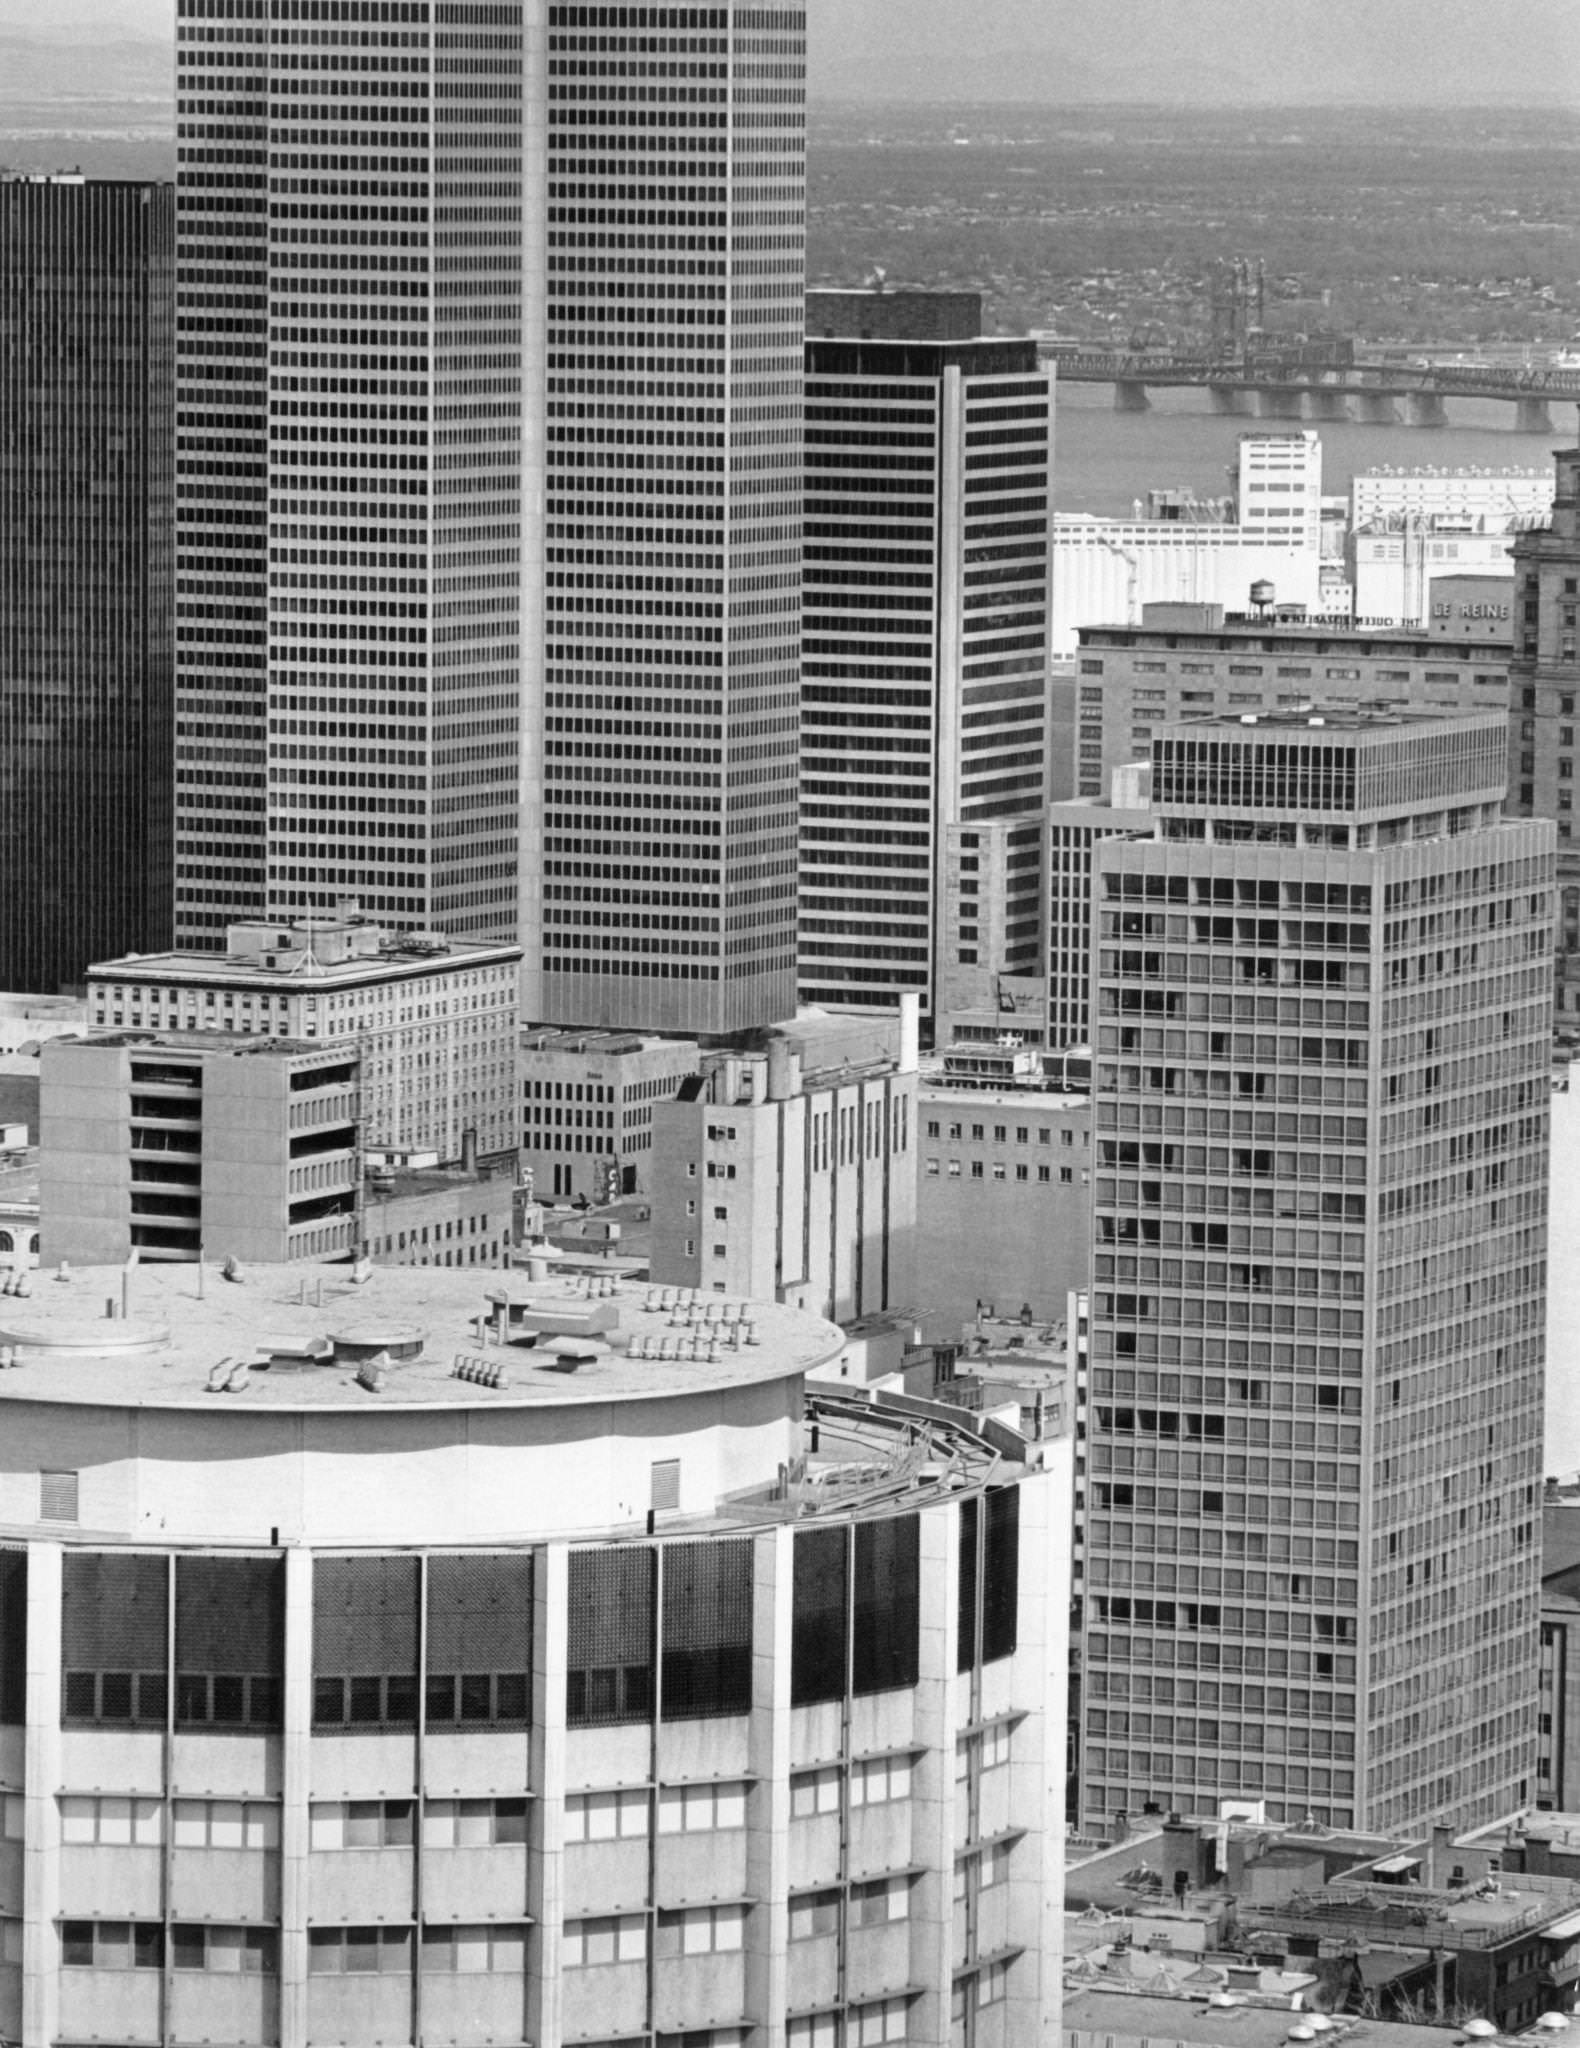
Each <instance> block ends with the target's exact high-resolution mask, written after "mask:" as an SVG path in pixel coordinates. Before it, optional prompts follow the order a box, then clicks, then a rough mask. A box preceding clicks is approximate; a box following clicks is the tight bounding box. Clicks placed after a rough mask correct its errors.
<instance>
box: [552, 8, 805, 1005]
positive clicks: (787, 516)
mask: <svg viewBox="0 0 1580 2048" xmlns="http://www.w3.org/2000/svg"><path fill="white" fill-rule="evenodd" d="M546 51H547V54H546V57H545V59H544V61H545V62H546V63H547V67H548V79H547V88H546V89H547V95H548V127H547V156H546V170H545V172H544V174H543V183H544V186H545V188H546V189H545V191H544V193H543V197H542V209H543V211H544V212H545V213H546V216H547V223H548V225H547V237H548V248H547V251H546V252H545V257H544V260H545V262H546V265H547V269H546V272H545V274H544V278H543V292H544V300H545V305H544V317H545V318H546V330H544V331H545V335H546V339H545V341H544V346H543V358H544V360H543V362H542V363H541V366H539V367H537V368H535V369H534V371H533V376H534V382H535V384H536V383H538V382H541V385H542V388H543V390H544V392H545V406H546V413H547V418H546V421H545V426H544V432H545V436H546V438H545V440H544V442H543V445H542V448H541V451H535V452H540V453H541V462H542V467H541V472H540V473H538V474H536V475H535V477H534V481H533V487H532V490H531V492H530V493H529V497H530V499H531V501H532V504H533V507H534V518H537V511H536V507H537V504H538V502H539V501H540V500H541V507H542V512H541V526H540V527H538V526H535V527H534V530H533V538H532V543H531V548H530V550H529V552H530V553H531V554H532V562H531V571H530V573H531V574H532V576H533V577H534V578H536V579H537V580H539V581H541V583H542V584H543V586H544V599H543V602H544V607H545V609H544V612H543V617H542V620H541V622H539V623H540V626H541V638H540V639H539V640H537V641H535V643H534V644H535V649H538V650H540V651H535V652H534V653H533V654H532V655H531V656H530V657H529V666H530V665H533V664H537V665H540V666H541V670H542V677H543V730H542V741H541V755H540V757H539V758H537V759H535V760H534V761H533V762H532V763H531V768H530V774H529V784H528V824H527V834H528V836H527V838H526V839H525V840H524V842H523V870H524V885H523V886H524V898H523V901H524V916H525V919H526V937H527V949H528V978H527V981H526V984H525V988H524V992H523V994H524V1003H525V1010H526V1014H527V1015H528V1016H529V1017H531V1018H537V1019H544V1020H548V1021H552V1022H554V1023H561V1024H583V1025H612V1026H618V1027H621V1028H624V1029H638V1030H648V1031H672V1032H681V1033H690V1032H727V1031H732V1030H737V1029H741V1028H744V1027H748V1026H753V1025H759V1024H766V1023H768V1022H769V1021H770V1020H771V1019H772V1018H774V1017H777V1016H784V1015H786V1014H787V1013H788V1012H789V1011H790V1010H791V1009H793V1007H794V1004H795V916H796V906H795V862H796V845H795V834H796V731H797V688H798V666H799V660H800V630H801V599H800V584H801V573H800V560H801V358H802V294H803V287H804V284H805V254H804V244H805V231H806V215H805V207H806V133H805V112H804V106H805V91H806V62H805V59H806V11H805V8H804V7H801V6H791V7H760V6H755V5H745V4H742V0H729V4H727V5H721V6H713V7H701V8H698V7H667V6H665V7H658V8H641V7H624V6H621V7H615V8H613V9H610V8H602V7H598V8H590V7H583V6H558V5H555V6H551V7H550V8H549V10H548V29H547V43H546ZM536 331H537V330H534V332H535V333H536ZM534 346H536V343H534ZM539 550H541V562H540V561H539V560H538V559H537V556H538V551H539ZM534 630H535V632H536V631H537V628H536V627H535V629H534ZM540 877H541V895H539V894H538V883H539V878H540ZM534 934H535V936H534ZM539 959H541V976H539V975H537V974H534V973H533V971H532V970H533V968H534V967H535V966H537V965H538V962H539Z"/></svg>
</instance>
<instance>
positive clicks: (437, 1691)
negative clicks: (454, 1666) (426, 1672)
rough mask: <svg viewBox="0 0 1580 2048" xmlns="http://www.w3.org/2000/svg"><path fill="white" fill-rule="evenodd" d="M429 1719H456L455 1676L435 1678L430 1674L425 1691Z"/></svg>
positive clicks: (446, 1720)
mask: <svg viewBox="0 0 1580 2048" xmlns="http://www.w3.org/2000/svg"><path fill="white" fill-rule="evenodd" d="M425 1698H426V1707H425V1711H426V1713H427V1716H428V1719H429V1720H430V1721H445V1722H448V1721H453V1720H454V1719H455V1680H454V1678H453V1677H444V1678H435V1677H433V1676H431V1675H430V1677H429V1679H428V1683H427V1687H426V1691H425Z"/></svg>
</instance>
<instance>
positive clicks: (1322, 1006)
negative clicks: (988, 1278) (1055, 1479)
mask: <svg viewBox="0 0 1580 2048" xmlns="http://www.w3.org/2000/svg"><path fill="white" fill-rule="evenodd" d="M1504 746H1505V737H1504V727H1503V720H1502V719H1501V718H1499V717H1497V716H1495V715H1491V716H1489V715H1487V714H1480V715H1475V714H1472V715H1466V716H1462V717H1452V718H1435V717H1432V716H1430V715H1411V714H1408V713H1401V714H1395V715H1383V714H1374V715H1368V714H1367V713H1365V712H1362V711H1345V710H1339V711H1333V712H1329V713H1326V714H1324V715H1314V714H1310V713H1296V712H1290V713H1272V714H1268V715H1263V716H1260V717H1247V718H1245V719H1240V720H1232V719H1225V718H1221V717H1219V718H1213V719H1207V720H1203V721H1201V722H1200V723H1196V724H1190V725H1183V726H1176V727H1174V728H1172V729H1170V730H1168V731H1166V732H1164V733H1161V734H1160V735H1159V736H1158V738H1157V740H1156V743H1155V745H1154V749H1153V786H1152V803H1153V809H1154V813H1155V816H1156V836H1155V837H1154V838H1152V839H1149V840H1140V839H1134V838H1130V839H1110V840H1104V841H1102V842H1100V843H1099V844H1098V845H1097V846H1096V847H1095V848H1094V868H1095V880H1096V886H1097V889H1098V892H1099V907H1100V929H1099V932H1098V936H1097V940H1096V948H1095V961H1094V966H1095V974H1094V980H1095V984H1096V990H1095V1011H1096V1017H1095V1022H1096V1029H1097V1047H1096V1066H1095V1074H1094V1095H1093V1108H1094V1124H1095V1135H1094V1148H1095V1153H1096V1158H1095V1161H1094V1174H1093V1196H1094V1204H1093V1217H1094V1240H1095V1241H1094V1247H1093V1278H1092V1300H1091V1331H1090V1342H1091V1354H1090V1373H1091V1377H1090V1402H1089V1421H1088V1432H1089V1439H1090V1449H1089V1462H1088V1474H1089V1477H1088V1490H1087V1552H1086V1555H1087V1599H1086V1603H1085V1630H1086V1639H1085V1646H1084V1661H1083V1669H1084V1673H1085V1681H1084V1682H1085V1710H1084V1711H1085V1731H1084V1733H1085V1753H1084V1757H1083V1768H1082V1786H1083V1792H1084V1808H1085V1811H1086V1812H1087V1814H1088V1815H1107V1814H1110V1813H1112V1812H1113V1811H1115V1810H1118V1809H1125V1810H1127V1811H1130V1812H1135V1811H1137V1810H1138V1809H1139V1808H1140V1807H1141V1806H1142V1805H1143V1804H1144V1803H1145V1802H1147V1801H1158V1802H1161V1803H1162V1804H1163V1805H1164V1806H1165V1807H1172V1808H1179V1809H1181V1810H1184V1811H1188V1812H1195V1813H1204V1814H1216V1813H1217V1812H1218V1811H1219V1803H1220V1801H1222V1800H1224V1799H1247V1800H1251V1801H1255V1802H1261V1803H1263V1804H1264V1805H1265V1811H1266V1814H1267V1817H1268V1818H1269V1819H1272V1820H1289V1819H1293V1820H1299V1819H1300V1818H1301V1817H1302V1816H1303V1815H1304V1814H1305V1813H1306V1812H1307V1811H1308V1810H1309V1811H1310V1812H1311V1813H1312V1814H1314V1815H1315V1817H1316V1819H1317V1820H1318V1821H1321V1822H1324V1823H1327V1824H1330V1825H1332V1826H1335V1827H1348V1826H1351V1825H1353V1826H1356V1827H1359V1828H1363V1829H1371V1830H1379V1831H1389V1830H1393V1829H1398V1828H1417V1827H1420V1826H1421V1825H1422V1824H1423V1823H1424V1822H1426V1821H1433V1820H1442V1821H1446V1822H1448V1823H1450V1824H1451V1825H1455V1826H1461V1827H1462V1826H1465V1825H1468V1824H1471V1823H1475V1822H1482V1821H1486V1820H1490V1819H1492V1818H1493V1817H1494V1816H1496V1815H1499V1814H1504V1813H1508V1812H1510V1811H1511V1810H1513V1809H1515V1808H1517V1807H1520V1806H1523V1805H1525V1804H1527V1803H1528V1802H1529V1801H1530V1800H1531V1799H1532V1798H1533V1797H1534V1796H1535V1764H1536V1747H1535V1745H1536V1702H1537V1674H1538V1598H1539V1556H1540V1543H1539V1536H1538V1528H1537V1517H1538V1516H1539V1514H1540V1502H1539V1499H1538V1495H1539V1492H1540V1487H1541V1472H1542V1462H1541V1460H1542V1377H1543V1373H1542V1348H1543V1313H1544V1299H1545V1288H1546V1274H1545V1252H1546V1201H1547V1189H1546V1179H1547V1130H1548V1115H1549V1109H1548V1101H1549V1085H1550V1084H1549V1078H1548V1066H1549V1031H1550V1009H1551V998H1550V968H1549V963H1548V952H1549V949H1550V946H1551V943H1552V883H1553V865H1554V862H1553V833H1552V827H1551V825H1550V824H1547V823H1544V822H1537V821H1523V820H1513V819H1505V818H1504V817H1503V816H1502V815H1501V809H1500V806H1501V803H1502V798H1503V784H1504Z"/></svg>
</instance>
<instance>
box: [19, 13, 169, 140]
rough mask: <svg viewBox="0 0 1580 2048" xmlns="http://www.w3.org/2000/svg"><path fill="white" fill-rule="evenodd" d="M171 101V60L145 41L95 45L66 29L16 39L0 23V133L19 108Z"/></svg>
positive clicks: (165, 48)
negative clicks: (60, 103)
mask: <svg viewBox="0 0 1580 2048" xmlns="http://www.w3.org/2000/svg"><path fill="white" fill-rule="evenodd" d="M81 99H90V100H127V101H137V102H145V101H148V100H151V99H152V100H166V101H170V102H171V103H173V102H174V99H175V55H174V52H173V50H172V49H171V47H170V45H169V44H168V43H164V42H156V41H152V40H148V39H144V38H141V37H139V38H137V39H135V40H134V39H130V38H124V39H123V38H116V39H114V40H110V41H105V40H98V39H95V38H94V37H93V36H91V35H90V34H88V33H87V32H86V31H77V30H75V29H74V28H73V27H72V26H71V25H70V24H67V25H66V28H65V30H64V32H63V33H60V34H53V35H49V36H44V35H27V34H18V33H17V32H16V31H15V30H13V29H11V28H10V27H9V26H8V25H5V24H3V23H0V129H3V128H4V126H5V125H6V119H7V114H8V112H9V110H10V109H11V108H13V107H14V106H15V105H16V104H17V103H18V102H20V101H25V102H27V103H28V104H29V105H32V106H36V105H37V104H38V103H39V102H40V101H42V100H52V101H71V100H81Z"/></svg>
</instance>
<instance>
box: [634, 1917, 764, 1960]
mask: <svg viewBox="0 0 1580 2048" xmlns="http://www.w3.org/2000/svg"><path fill="white" fill-rule="evenodd" d="M745 1934H746V1908H745V1907H744V1906H687V1907H685V1908H684V1909H683V1910H682V1911H680V1912H676V1913H660V1914H659V1916H658V1927H657V1930H656V1931H655V1933H654V1937H653V1953H654V1954H655V1955H656V1956H710V1955H731V1954H734V1953H735V1951H736V1950H738V1949H739V1948H740V1947H741V1946H742V1944H743V1942H744V1939H745Z"/></svg>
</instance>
